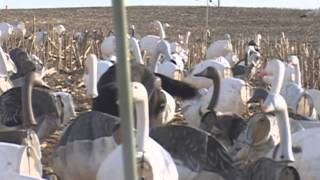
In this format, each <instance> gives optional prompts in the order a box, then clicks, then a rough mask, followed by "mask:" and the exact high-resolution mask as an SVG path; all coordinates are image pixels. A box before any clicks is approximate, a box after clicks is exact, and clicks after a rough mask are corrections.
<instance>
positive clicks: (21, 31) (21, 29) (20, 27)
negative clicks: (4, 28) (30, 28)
mask: <svg viewBox="0 0 320 180" xmlns="http://www.w3.org/2000/svg"><path fill="white" fill-rule="evenodd" d="M13 33H15V34H16V35H20V36H22V37H24V36H25V35H26V33H27V29H26V25H25V24H24V22H22V21H20V22H18V23H17V24H16V25H14V26H13Z"/></svg>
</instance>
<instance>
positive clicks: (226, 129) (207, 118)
mask: <svg viewBox="0 0 320 180" xmlns="http://www.w3.org/2000/svg"><path fill="white" fill-rule="evenodd" d="M195 76H202V77H206V78H209V79H211V80H212V81H213V88H212V90H211V91H212V96H211V98H210V102H209V104H208V106H207V109H206V111H207V112H206V113H205V114H203V116H202V117H201V125H200V128H201V129H204V130H206V131H207V132H209V133H212V134H213V135H214V136H216V137H217V138H218V139H219V140H220V141H221V142H222V143H223V144H224V145H225V146H226V147H231V146H232V145H233V141H234V140H236V139H237V138H238V136H239V134H240V133H241V132H242V130H243V129H244V127H245V125H246V123H245V121H244V120H243V119H242V118H241V117H240V116H237V115H235V114H232V115H218V114H217V112H216V109H217V105H218V104H219V103H220V104H223V102H226V101H228V99H229V101H230V99H235V98H236V96H239V95H236V94H233V96H232V94H230V95H231V96H230V95H229V96H228V95H227V94H226V93H223V92H222V91H221V90H220V86H221V83H220V75H219V72H218V71H217V70H216V69H215V68H213V67H207V68H206V69H205V70H204V71H202V72H200V73H198V74H196V75H195ZM239 93H240V92H239ZM224 95H225V96H228V99H224V98H223V97H221V96H224ZM221 101H222V102H221ZM230 102H231V103H229V104H228V106H232V105H235V102H233V101H230ZM235 110H236V109H235ZM231 112H232V111H231Z"/></svg>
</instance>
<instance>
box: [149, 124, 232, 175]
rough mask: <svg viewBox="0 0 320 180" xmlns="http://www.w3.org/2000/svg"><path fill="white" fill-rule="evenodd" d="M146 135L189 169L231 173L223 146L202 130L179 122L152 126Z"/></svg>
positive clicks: (228, 159) (228, 158)
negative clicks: (178, 123) (148, 134)
mask: <svg viewBox="0 0 320 180" xmlns="http://www.w3.org/2000/svg"><path fill="white" fill-rule="evenodd" d="M150 137H151V138H153V139H154V140H155V141H157V142H158V143H159V144H160V145H161V146H162V147H164V148H165V149H166V150H167V151H168V152H169V153H170V155H171V156H172V157H173V158H174V159H176V160H179V161H181V162H182V164H183V166H186V167H188V168H189V169H191V170H192V171H195V172H200V171H203V170H205V171H211V172H216V173H219V174H221V175H222V176H223V177H230V174H232V173H233V172H235V168H234V167H233V161H232V159H231V157H230V156H229V154H228V153H227V151H226V149H225V148H224V147H223V145H222V144H221V143H220V142H219V141H218V140H217V139H216V138H215V137H213V136H211V135H209V134H208V133H206V132H205V131H202V130H200V129H196V128H192V127H189V126H183V125H168V126H160V127H155V128H152V129H151V132H150ZM228 173H229V175H228Z"/></svg>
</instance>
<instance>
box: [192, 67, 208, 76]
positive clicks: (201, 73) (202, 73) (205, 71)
mask: <svg viewBox="0 0 320 180" xmlns="http://www.w3.org/2000/svg"><path fill="white" fill-rule="evenodd" d="M206 75H207V70H206V69H205V70H203V71H201V72H199V73H196V74H194V76H196V77H206Z"/></svg>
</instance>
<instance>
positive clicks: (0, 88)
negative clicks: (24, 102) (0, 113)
mask: <svg viewBox="0 0 320 180" xmlns="http://www.w3.org/2000/svg"><path fill="white" fill-rule="evenodd" d="M14 73H17V68H16V66H15V64H14V63H13V61H12V59H11V58H10V56H9V55H8V54H7V53H5V52H4V51H3V49H2V47H0V95H1V94H2V93H4V92H5V91H7V90H9V89H11V88H12V87H13V84H12V82H11V81H10V76H11V75H12V74H14Z"/></svg>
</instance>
